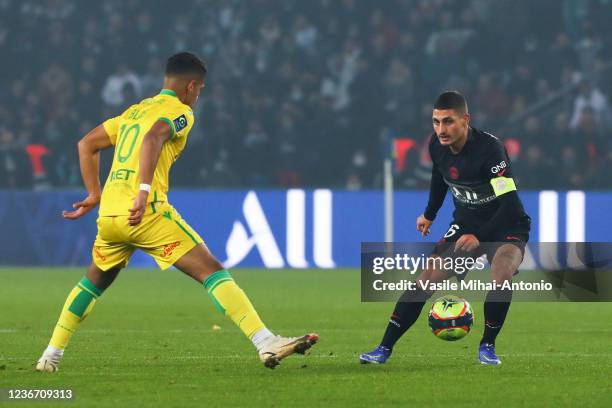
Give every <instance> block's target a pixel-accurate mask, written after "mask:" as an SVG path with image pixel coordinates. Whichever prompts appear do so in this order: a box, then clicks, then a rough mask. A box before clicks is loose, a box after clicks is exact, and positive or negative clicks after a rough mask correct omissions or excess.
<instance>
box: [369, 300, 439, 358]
mask: <svg viewBox="0 0 612 408" xmlns="http://www.w3.org/2000/svg"><path fill="white" fill-rule="evenodd" d="M430 296H431V295H430V294H428V293H427V292H425V291H423V290H421V289H420V288H417V289H416V290H407V291H406V292H404V293H403V294H402V296H401V297H400V299H399V300H398V302H397V303H396V305H395V309H394V310H393V314H392V315H391V318H390V319H389V324H388V325H387V330H385V334H384V336H383V339H382V342H381V343H380V344H381V346H384V347H387V348H388V349H393V346H394V345H395V343H397V341H398V340H399V339H400V337H402V335H403V334H404V333H406V330H408V329H409V328H410V326H412V325H413V324H414V322H416V321H417V319H418V318H419V315H420V314H421V310H423V306H424V305H425V302H426V301H427V299H429V297H430Z"/></svg>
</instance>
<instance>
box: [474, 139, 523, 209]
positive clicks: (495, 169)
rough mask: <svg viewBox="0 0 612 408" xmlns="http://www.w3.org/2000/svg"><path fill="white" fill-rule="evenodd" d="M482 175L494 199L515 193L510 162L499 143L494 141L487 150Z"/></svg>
mask: <svg viewBox="0 0 612 408" xmlns="http://www.w3.org/2000/svg"><path fill="white" fill-rule="evenodd" d="M482 173H483V177H484V178H486V179H488V180H489V183H490V184H491V187H493V192H494V193H495V196H496V197H499V196H502V195H504V194H507V193H510V192H512V191H516V184H515V182H514V178H513V174H512V169H511V168H510V160H509V159H508V154H507V153H506V149H505V148H504V145H503V144H502V142H501V141H499V140H498V141H496V143H494V144H493V146H492V148H491V149H490V150H489V153H488V154H487V156H486V159H485V163H484V165H483V168H482Z"/></svg>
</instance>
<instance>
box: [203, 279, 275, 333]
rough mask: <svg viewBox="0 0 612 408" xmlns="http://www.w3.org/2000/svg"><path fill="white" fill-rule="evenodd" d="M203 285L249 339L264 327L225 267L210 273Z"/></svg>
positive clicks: (218, 305)
mask: <svg viewBox="0 0 612 408" xmlns="http://www.w3.org/2000/svg"><path fill="white" fill-rule="evenodd" d="M204 287H205V288H206V290H207V291H208V294H209V295H210V297H211V298H212V301H213V302H214V304H215V306H216V307H217V309H219V311H220V312H221V313H223V314H224V315H226V316H229V318H230V319H232V321H233V322H234V323H235V324H236V325H237V326H238V328H240V330H242V332H243V333H244V334H245V335H246V336H247V337H248V338H249V339H250V338H252V337H253V335H254V334H255V333H257V332H258V331H259V330H261V329H264V328H265V327H266V326H265V325H264V324H263V322H262V321H261V319H260V318H259V315H258V314H257V312H256V311H255V308H254V307H253V305H252V304H251V301H250V300H249V298H248V297H247V295H246V294H245V293H244V291H243V290H242V289H240V287H238V285H236V282H234V279H232V277H231V275H230V273H229V272H228V271H226V270H225V269H223V270H220V271H217V272H215V273H213V274H212V275H210V276H209V277H208V278H207V279H206V280H205V281H204Z"/></svg>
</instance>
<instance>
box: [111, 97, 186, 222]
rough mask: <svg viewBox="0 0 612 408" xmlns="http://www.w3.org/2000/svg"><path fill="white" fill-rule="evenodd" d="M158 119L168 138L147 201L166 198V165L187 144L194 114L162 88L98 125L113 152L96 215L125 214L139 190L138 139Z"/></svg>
mask: <svg viewBox="0 0 612 408" xmlns="http://www.w3.org/2000/svg"><path fill="white" fill-rule="evenodd" d="M158 120H163V121H165V122H166V123H168V125H169V126H170V130H171V138H170V140H168V141H166V142H165V143H164V145H163V147H162V150H161V154H160V156H159V161H158V162H157V167H156V168H155V173H154V175H153V182H152V183H151V192H150V193H149V198H148V202H149V203H151V202H152V203H154V204H153V205H155V203H157V202H166V201H168V198H167V193H168V176H169V174H170V167H172V164H173V163H174V162H175V161H176V159H177V158H178V157H179V155H180V154H181V152H182V151H183V149H184V147H185V144H186V143H187V135H188V134H189V131H190V130H191V128H192V127H193V122H194V117H193V111H192V110H191V107H189V106H188V105H185V104H184V103H182V102H181V101H180V100H179V99H178V98H177V96H176V94H175V93H174V92H173V91H171V90H168V89H163V90H162V91H161V92H160V93H159V94H158V95H156V96H154V97H152V98H147V99H144V100H143V101H141V102H140V103H137V104H136V105H132V106H130V107H129V108H128V109H126V110H125V112H123V113H122V114H121V115H120V116H117V117H114V118H112V119H109V120H107V121H105V122H104V123H103V124H102V125H103V126H104V129H105V130H106V133H108V136H109V137H110V140H111V143H112V144H113V145H114V146H115V153H114V156H113V165H112V167H111V171H110V174H109V175H108V178H107V179H106V183H105V184H104V189H103V191H102V199H101V202H100V211H99V215H100V216H113V215H129V209H130V208H132V206H133V205H134V200H135V199H136V196H137V195H138V191H139V190H140V172H139V168H140V148H141V146H142V140H143V139H144V136H145V135H146V134H147V132H148V131H149V129H151V127H152V126H153V124H154V123H155V122H157V121H158Z"/></svg>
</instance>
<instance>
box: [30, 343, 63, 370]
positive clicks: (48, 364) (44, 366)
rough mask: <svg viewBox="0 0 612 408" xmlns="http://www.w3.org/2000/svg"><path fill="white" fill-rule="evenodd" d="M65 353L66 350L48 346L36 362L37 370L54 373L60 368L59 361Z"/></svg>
mask: <svg viewBox="0 0 612 408" xmlns="http://www.w3.org/2000/svg"><path fill="white" fill-rule="evenodd" d="M63 355H64V350H59V349H56V348H54V347H51V346H49V347H47V349H46V350H45V351H44V352H43V355H42V356H41V357H40V358H39V359H38V362H37V363H36V371H41V372H47V373H54V372H56V371H57V370H59V363H60V360H61V359H62V356H63Z"/></svg>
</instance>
